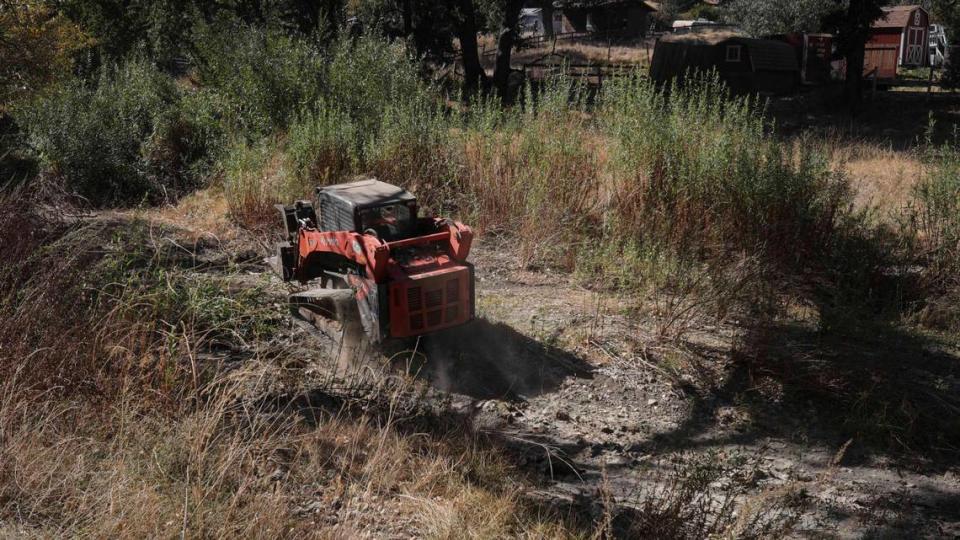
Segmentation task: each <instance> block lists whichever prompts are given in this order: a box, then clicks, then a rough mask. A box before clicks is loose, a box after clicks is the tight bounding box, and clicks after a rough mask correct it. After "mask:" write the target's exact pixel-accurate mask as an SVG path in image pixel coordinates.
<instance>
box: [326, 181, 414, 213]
mask: <svg viewBox="0 0 960 540" xmlns="http://www.w3.org/2000/svg"><path fill="white" fill-rule="evenodd" d="M321 191H323V192H325V193H327V194H329V195H331V196H333V197H337V198H339V199H342V200H345V201H347V202H350V203H353V205H354V206H358V207H368V206H380V205H384V204H391V203H405V202H412V201H416V200H417V198H416V197H414V196H413V194H411V193H410V192H409V191H407V190H405V189H403V188H401V187H397V186H395V185H393V184H388V183H386V182H381V181H380V180H377V179H375V178H369V179H366V180H358V181H356V182H348V183H346V184H335V185H332V186H321V187H318V188H317V192H318V193H319V192H321Z"/></svg>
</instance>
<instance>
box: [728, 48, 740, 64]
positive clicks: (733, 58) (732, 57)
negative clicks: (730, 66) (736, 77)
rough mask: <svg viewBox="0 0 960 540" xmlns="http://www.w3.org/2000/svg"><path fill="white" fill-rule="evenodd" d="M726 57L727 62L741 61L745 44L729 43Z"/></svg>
mask: <svg viewBox="0 0 960 540" xmlns="http://www.w3.org/2000/svg"><path fill="white" fill-rule="evenodd" d="M731 53H735V54H731ZM726 58H727V62H740V61H741V59H742V58H743V45H727V54H726Z"/></svg>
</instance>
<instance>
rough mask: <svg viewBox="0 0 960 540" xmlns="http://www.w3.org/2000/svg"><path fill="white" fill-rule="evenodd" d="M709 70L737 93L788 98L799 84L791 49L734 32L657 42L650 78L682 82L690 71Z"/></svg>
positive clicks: (676, 37)
mask: <svg viewBox="0 0 960 540" xmlns="http://www.w3.org/2000/svg"><path fill="white" fill-rule="evenodd" d="M711 69H715V70H716V71H717V74H718V75H719V77H720V79H721V80H722V81H724V82H725V83H726V84H727V86H729V87H730V89H731V90H733V91H734V92H737V93H762V94H789V93H792V92H794V91H796V89H797V87H798V86H799V83H800V66H799V64H798V63H797V57H796V52H795V51H794V50H793V47H791V46H790V45H788V44H786V43H783V42H782V41H773V40H768V39H754V38H748V37H745V36H743V35H740V34H737V33H734V32H699V33H690V34H682V35H670V36H666V37H664V38H662V39H660V40H659V41H658V42H657V45H656V47H655V48H654V51H653V62H652V63H651V65H650V77H651V78H652V79H653V80H654V81H657V82H661V83H664V82H669V81H670V80H673V79H682V78H683V77H684V76H685V75H686V74H687V73H688V72H690V71H694V70H699V71H709V70H711Z"/></svg>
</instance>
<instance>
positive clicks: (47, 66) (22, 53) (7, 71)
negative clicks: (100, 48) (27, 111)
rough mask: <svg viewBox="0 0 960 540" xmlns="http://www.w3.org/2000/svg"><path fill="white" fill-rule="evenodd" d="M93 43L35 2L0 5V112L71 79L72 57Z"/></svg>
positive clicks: (66, 22)
mask: <svg viewBox="0 0 960 540" xmlns="http://www.w3.org/2000/svg"><path fill="white" fill-rule="evenodd" d="M92 44H93V41H92V40H91V39H90V38H89V37H88V36H87V35H86V34H84V33H83V32H82V31H81V30H80V28H79V27H77V26H76V25H75V24H73V23H72V22H70V21H69V20H67V19H66V18H64V17H62V16H60V15H59V14H57V13H56V12H54V11H53V10H51V9H50V8H49V7H47V6H46V5H44V4H43V3H42V2H39V1H31V0H28V1H26V2H18V3H16V4H10V3H6V2H4V3H0V112H2V111H3V109H4V108H5V106H6V105H8V104H9V103H10V102H12V101H14V100H16V99H19V98H21V97H25V96H29V95H32V94H35V93H36V92H37V91H39V90H40V89H42V88H43V87H45V86H48V85H51V84H54V83H56V82H58V81H60V80H63V79H65V78H67V77H69V76H70V75H71V68H72V67H73V57H74V55H75V53H77V52H78V51H80V50H82V49H84V48H86V47H89V46H90V45H92Z"/></svg>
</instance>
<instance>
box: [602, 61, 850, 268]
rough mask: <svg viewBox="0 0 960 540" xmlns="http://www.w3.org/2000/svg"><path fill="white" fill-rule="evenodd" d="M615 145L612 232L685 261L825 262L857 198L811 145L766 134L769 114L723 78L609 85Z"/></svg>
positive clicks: (605, 114)
mask: <svg viewBox="0 0 960 540" xmlns="http://www.w3.org/2000/svg"><path fill="white" fill-rule="evenodd" d="M599 117H600V119H601V122H602V127H603V129H604V131H605V132H606V133H608V134H609V135H610V136H611V137H612V138H613V139H614V140H615V141H616V145H615V147H614V149H613V156H612V163H613V165H612V168H613V171H614V178H615V180H614V182H615V187H614V188H613V190H612V191H613V192H615V193H617V194H618V197H616V199H615V200H612V201H611V203H610V205H609V207H608V209H607V212H606V214H605V226H606V228H607V230H608V231H609V232H610V233H613V234H615V235H617V236H619V237H622V238H631V239H635V240H636V241H638V242H645V241H646V242H649V241H654V242H656V243H659V244H666V245H668V246H671V249H673V250H675V251H676V252H677V253H679V254H700V255H703V254H704V252H705V251H706V252H714V253H717V251H718V250H720V251H722V250H734V251H746V252H751V253H752V252H755V251H758V250H759V251H763V252H764V253H766V255H767V257H769V258H772V259H774V260H775V261H777V262H782V263H785V264H786V265H793V264H797V263H799V262H800V261H802V260H807V261H808V260H809V259H810V258H811V257H823V256H824V255H826V254H827V252H828V251H829V250H828V247H829V245H830V243H831V241H832V239H833V237H834V235H835V234H836V231H837V227H838V225H839V223H840V221H841V219H842V218H843V213H844V212H845V211H846V210H847V209H848V208H849V206H850V203H851V200H852V198H851V191H850V189H849V186H848V183H847V181H846V179H845V178H844V177H843V175H841V174H837V173H834V172H832V171H831V169H830V167H829V164H828V163H827V160H826V158H825V157H824V156H823V155H821V154H820V153H819V152H818V151H817V150H816V149H815V148H814V147H813V146H812V145H810V144H807V142H806V141H802V140H801V141H799V142H797V143H796V144H786V143H782V142H780V141H778V140H777V139H775V138H774V137H773V136H772V135H769V134H768V133H767V132H766V131H765V119H764V115H763V110H762V108H760V107H759V106H758V105H757V104H756V103H754V102H752V101H750V100H749V99H747V98H732V97H731V96H730V95H729V94H728V92H727V91H726V89H725V88H724V87H723V86H722V85H721V84H719V83H718V82H717V81H716V79H715V78H712V77H701V78H700V79H698V80H696V81H688V84H687V85H685V87H683V88H672V89H671V90H670V92H669V93H668V94H665V93H661V92H659V91H657V90H656V89H655V88H654V87H653V86H652V85H651V84H650V83H649V82H647V81H646V80H644V79H642V78H640V77H635V78H632V79H624V80H621V81H617V82H616V83H614V84H611V85H609V86H608V87H607V89H606V92H605V94H604V96H603V103H602V106H601V110H600V113H599Z"/></svg>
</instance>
